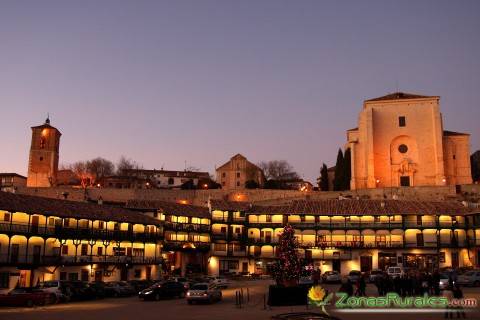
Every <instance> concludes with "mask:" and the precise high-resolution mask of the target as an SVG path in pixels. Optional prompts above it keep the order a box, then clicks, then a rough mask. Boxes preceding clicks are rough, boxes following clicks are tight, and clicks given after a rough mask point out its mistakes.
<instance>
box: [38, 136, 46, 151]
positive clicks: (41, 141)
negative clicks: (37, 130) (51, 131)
mask: <svg viewBox="0 0 480 320" xmlns="http://www.w3.org/2000/svg"><path fill="white" fill-rule="evenodd" d="M46 145H47V139H45V138H44V137H41V138H40V149H45V146H46Z"/></svg>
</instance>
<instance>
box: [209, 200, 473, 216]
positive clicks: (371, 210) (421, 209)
mask: <svg viewBox="0 0 480 320" xmlns="http://www.w3.org/2000/svg"><path fill="white" fill-rule="evenodd" d="M228 204H231V203H227V204H225V203H224V204H223V205H224V206H222V207H221V208H220V207H217V206H216V203H215V202H213V203H212V209H220V210H229V209H228V208H227V207H226V206H225V205H228ZM245 206H246V205H245ZM246 208H247V209H245V211H247V212H250V213H270V214H275V213H290V214H314V215H337V214H338V215H383V214H437V215H439V214H465V213H471V212H472V211H471V209H469V208H467V207H465V206H463V205H462V204H461V203H459V202H454V201H411V200H334V199H332V200H321V201H308V200H297V201H292V202H291V203H290V204H288V205H284V206H258V205H252V206H250V207H249V208H248V207H246ZM230 210H236V209H235V208H234V206H232V208H230Z"/></svg>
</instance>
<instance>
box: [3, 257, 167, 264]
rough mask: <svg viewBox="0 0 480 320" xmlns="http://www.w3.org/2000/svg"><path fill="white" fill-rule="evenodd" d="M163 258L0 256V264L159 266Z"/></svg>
mask: <svg viewBox="0 0 480 320" xmlns="http://www.w3.org/2000/svg"><path fill="white" fill-rule="evenodd" d="M161 261H162V258H161V257H144V256H110V255H108V256H104V255H102V256H97V255H92V256H90V255H85V256H82V255H78V256H43V255H27V256H26V255H13V254H11V255H10V256H9V255H7V254H2V255H0V264H6V265H82V264H90V263H106V264H123V263H131V264H158V263H160V262H161Z"/></svg>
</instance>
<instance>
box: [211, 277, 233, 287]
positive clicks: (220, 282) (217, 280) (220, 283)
mask: <svg viewBox="0 0 480 320" xmlns="http://www.w3.org/2000/svg"><path fill="white" fill-rule="evenodd" d="M210 279H211V280H210V283H212V284H214V285H216V286H217V287H219V288H228V286H229V285H230V281H228V279H227V278H224V277H210Z"/></svg>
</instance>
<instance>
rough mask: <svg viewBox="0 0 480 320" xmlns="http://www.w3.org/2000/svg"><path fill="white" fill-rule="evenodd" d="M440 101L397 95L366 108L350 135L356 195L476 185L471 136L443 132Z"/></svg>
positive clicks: (374, 102)
mask: <svg viewBox="0 0 480 320" xmlns="http://www.w3.org/2000/svg"><path fill="white" fill-rule="evenodd" d="M439 100H440V97H438V96H423V95H416V94H409V93H403V92H396V93H393V94H389V95H386V96H383V97H379V98H375V99H370V100H366V101H365V102H364V104H363V110H362V111H361V112H360V115H359V118H358V127H357V128H354V129H350V130H348V131H347V145H346V148H350V150H351V155H352V160H351V161H352V162H351V172H352V178H351V181H350V185H351V189H352V190H353V189H365V188H377V187H379V188H385V187H399V186H405V187H408V186H443V185H458V184H469V183H472V177H471V172H470V142H469V139H470V135H469V134H466V133H460V132H452V131H445V130H444V129H443V121H442V114H441V113H440V106H439Z"/></svg>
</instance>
